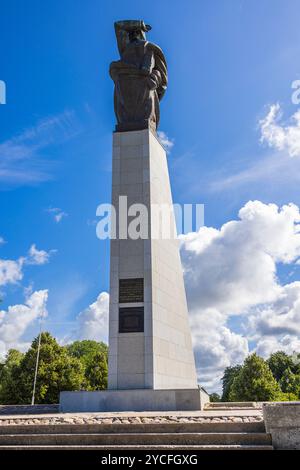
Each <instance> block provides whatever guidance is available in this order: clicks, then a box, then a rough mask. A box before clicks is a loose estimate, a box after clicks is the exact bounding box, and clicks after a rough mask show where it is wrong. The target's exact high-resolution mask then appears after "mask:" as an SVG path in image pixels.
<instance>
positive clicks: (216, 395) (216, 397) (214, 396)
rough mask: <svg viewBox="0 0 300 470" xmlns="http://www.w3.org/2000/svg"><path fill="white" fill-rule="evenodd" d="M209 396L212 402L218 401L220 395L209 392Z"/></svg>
mask: <svg viewBox="0 0 300 470" xmlns="http://www.w3.org/2000/svg"><path fill="white" fill-rule="evenodd" d="M209 398H210V401H212V402H218V401H221V397H220V395H219V394H218V393H211V394H210V395H209Z"/></svg>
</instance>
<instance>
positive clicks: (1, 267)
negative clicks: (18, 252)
mask: <svg viewBox="0 0 300 470" xmlns="http://www.w3.org/2000/svg"><path fill="white" fill-rule="evenodd" d="M23 264H24V258H19V259H18V260H17V261H14V260H10V259H0V286H5V285H6V284H15V283H16V282H18V281H20V280H21V279H22V278H23V271H22V267H23Z"/></svg>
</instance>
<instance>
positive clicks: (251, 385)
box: [229, 354, 281, 401]
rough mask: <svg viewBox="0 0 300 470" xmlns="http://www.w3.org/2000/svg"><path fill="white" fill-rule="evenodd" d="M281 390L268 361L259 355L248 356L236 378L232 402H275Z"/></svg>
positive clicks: (231, 392)
mask: <svg viewBox="0 0 300 470" xmlns="http://www.w3.org/2000/svg"><path fill="white" fill-rule="evenodd" d="M280 393H281V390H280V387H279V385H278V383H277V382H276V380H275V378H274V377H273V374H272V371H271V369H270V367H269V366H268V364H267V363H266V361H264V360H263V359H262V358H261V357H259V356H257V354H251V355H250V356H248V357H247V358H246V360H245V362H244V365H243V367H242V368H241V370H240V372H239V374H238V375H237V376H236V377H235V378H234V380H233V383H232V386H231V389H230V393H229V400H230V401H273V400H274V401H275V400H277V399H278V396H279V395H280Z"/></svg>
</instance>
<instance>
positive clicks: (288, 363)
mask: <svg viewBox="0 0 300 470" xmlns="http://www.w3.org/2000/svg"><path fill="white" fill-rule="evenodd" d="M267 364H268V366H269V367H270V369H271V371H272V374H273V376H274V377H275V379H276V380H277V382H279V381H280V380H281V378H282V375H283V374H284V372H285V370H286V369H291V368H293V367H294V361H293V358H292V357H291V356H288V355H287V354H286V353H285V352H283V351H277V352H275V353H273V354H271V356H270V357H269V359H268V360H267Z"/></svg>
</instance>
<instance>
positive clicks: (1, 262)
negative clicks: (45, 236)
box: [0, 244, 56, 286]
mask: <svg viewBox="0 0 300 470" xmlns="http://www.w3.org/2000/svg"><path fill="white" fill-rule="evenodd" d="M55 251H56V250H50V251H49V252H47V251H44V250H38V249H37V248H36V246H35V244H32V245H31V247H30V249H29V252H28V256H26V257H25V256H22V257H20V258H19V259H17V260H10V259H0V286H5V285H7V284H16V283H17V282H18V281H21V280H22V279H23V275H24V273H23V267H24V265H25V264H35V265H41V264H45V263H47V262H48V261H49V257H50V255H51V254H52V253H54V252H55Z"/></svg>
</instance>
